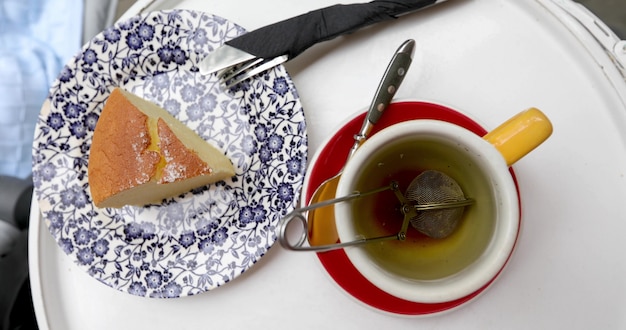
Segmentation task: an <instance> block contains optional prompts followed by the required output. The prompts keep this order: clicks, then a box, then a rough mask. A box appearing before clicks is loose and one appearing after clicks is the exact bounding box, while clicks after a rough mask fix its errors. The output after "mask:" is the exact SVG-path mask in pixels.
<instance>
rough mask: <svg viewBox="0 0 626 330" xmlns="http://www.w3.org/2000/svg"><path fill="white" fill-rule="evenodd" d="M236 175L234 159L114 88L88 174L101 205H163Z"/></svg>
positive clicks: (154, 107)
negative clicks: (191, 191) (179, 196)
mask: <svg viewBox="0 0 626 330" xmlns="http://www.w3.org/2000/svg"><path fill="white" fill-rule="evenodd" d="M234 175H235V169H234V167H233V165H232V163H231V162H230V160H229V159H228V158H227V157H226V156H225V155H224V154H223V153H222V152H221V151H219V150H217V149H216V148H214V147H213V146H211V145H210V144H209V143H207V142H206V141H204V140H203V139H202V138H200V137H199V136H198V135H197V134H195V132H193V131H192V130H191V129H189V128H187V127H186V126H185V125H184V124H182V123H181V122H180V121H178V120H177V119H175V118H174V117H173V116H171V115H170V114H169V113H168V112H167V111H166V110H164V109H162V108H160V107H158V106H157V105H156V104H153V103H151V102H148V101H147V100H144V99H142V98H140V97H139V96H136V95H133V94H131V93H129V92H126V91H123V90H121V89H119V88H115V89H114V90H113V91H112V93H111V94H110V96H109V98H108V100H107V101H106V103H105V105H104V108H103V110H102V113H101V115H100V118H99V119H98V123H97V124H96V128H95V131H94V135H93V141H92V144H91V150H90V154H89V163H88V169H87V176H88V180H89V189H90V191H91V197H92V199H93V202H94V204H95V205H96V206H97V207H122V206H124V205H138V206H142V205H147V204H158V203H161V202H162V201H163V200H164V199H166V198H170V197H175V196H177V195H180V194H183V193H186V192H188V191H190V190H192V189H195V188H198V187H201V186H205V185H208V184H210V183H214V182H217V181H220V180H224V179H227V178H229V177H232V176H234Z"/></svg>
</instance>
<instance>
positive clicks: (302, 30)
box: [199, 0, 447, 74]
mask: <svg viewBox="0 0 626 330" xmlns="http://www.w3.org/2000/svg"><path fill="white" fill-rule="evenodd" d="M444 1H447V0H374V1H371V2H368V3H357V4H348V5H343V4H338V5H333V6H330V7H325V8H321V9H317V10H314V11H311V12H308V13H306V14H303V15H299V16H296V17H292V18H289V19H287V20H284V21H280V22H278V23H274V24H271V25H268V26H265V27H262V28H259V29H257V30H254V31H251V32H249V33H246V34H243V35H241V36H239V37H237V38H235V39H232V40H230V41H227V42H226V43H225V44H224V45H222V46H220V47H218V48H217V49H216V50H215V51H213V52H212V53H210V54H209V55H208V56H207V57H206V58H205V59H204V60H202V62H200V63H199V69H200V72H201V73H203V74H210V73H213V72H216V71H220V70H223V69H226V68H229V67H232V66H234V65H237V64H240V63H243V62H245V61H249V60H252V59H257V58H259V59H273V58H277V57H281V56H283V57H284V58H286V60H290V59H292V58H294V57H296V56H298V55H300V53H302V52H303V51H305V50H306V49H308V48H309V47H311V46H313V45H315V44H316V43H319V42H322V41H326V40H330V39H333V38H335V37H337V36H340V35H343V34H347V33H350V32H354V31H356V30H358V29H360V28H362V27H365V26H368V25H372V24H374V23H377V22H381V21H385V20H390V19H395V18H397V17H398V16H400V15H402V14H407V13H410V12H413V11H416V10H418V9H421V8H424V7H427V6H431V5H435V4H438V3H441V2H444Z"/></svg>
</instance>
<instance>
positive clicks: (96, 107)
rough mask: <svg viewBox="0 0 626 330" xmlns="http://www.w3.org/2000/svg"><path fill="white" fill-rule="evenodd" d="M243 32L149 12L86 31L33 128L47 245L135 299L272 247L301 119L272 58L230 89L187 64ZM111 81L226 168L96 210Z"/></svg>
mask: <svg viewBox="0 0 626 330" xmlns="http://www.w3.org/2000/svg"><path fill="white" fill-rule="evenodd" d="M241 33H244V30H243V28H241V27H240V26H238V25H236V24H234V23H232V22H229V21H228V20H226V19H223V18H221V17H218V16H213V15H210V14H206V13H202V12H196V11H187V10H169V11H157V12H151V13H149V14H147V15H146V16H137V17H133V18H131V19H129V20H127V21H125V22H123V23H119V24H116V25H114V26H112V27H110V28H108V29H107V30H105V31H103V32H102V33H100V34H99V35H97V36H96V37H95V38H94V39H93V40H91V41H90V42H89V43H87V44H86V45H85V46H84V47H83V48H82V50H81V51H80V52H79V53H78V54H77V55H76V56H75V57H74V58H73V59H72V60H70V61H69V62H68V64H67V65H66V66H65V68H64V69H63V70H62V72H61V73H60V75H59V77H58V79H57V80H56V81H55V82H54V83H53V86H52V88H51V90H50V94H49V98H48V102H49V104H50V107H46V106H44V107H43V109H42V112H41V114H40V116H39V121H38V123H37V128H36V130H35V138H34V146H33V177H34V182H35V194H36V198H37V200H38V201H39V207H40V209H41V212H42V214H43V219H44V220H45V223H46V225H47V227H48V229H49V231H50V233H51V234H52V236H53V237H54V239H55V240H56V242H57V243H58V245H59V247H60V248H61V249H62V250H63V251H64V252H65V253H66V254H67V255H69V256H70V257H71V258H72V259H73V260H74V261H75V262H76V263H77V264H78V265H79V266H80V267H82V268H83V269H85V270H86V271H87V272H88V273H89V274H90V275H91V276H93V277H94V278H96V279H97V280H99V281H101V282H103V283H105V284H106V285H109V286H111V287H113V288H115V289H118V290H120V291H124V292H128V293H131V294H134V295H138V296H147V297H167V298H173V297H180V296H187V295H193V294H197V293H200V292H204V291H207V290H211V289H213V288H215V287H218V286H220V285H223V284H225V283H227V282H229V281H231V280H233V279H234V278H236V277H237V276H238V275H240V274H241V273H243V272H244V271H246V270H247V269H249V268H250V267H251V266H252V265H253V264H254V263H256V262H257V261H258V260H259V258H261V257H262V256H263V255H264V254H265V253H266V252H267V250H268V249H269V248H270V247H271V246H272V245H273V244H274V242H275V240H276V235H275V225H276V223H277V222H278V221H279V219H280V218H281V217H282V216H283V215H284V214H286V213H287V212H289V211H291V210H292V209H293V208H294V207H295V204H296V202H297V197H298V196H299V195H300V192H301V189H302V184H303V180H304V172H305V167H306V161H307V148H308V147H307V134H306V124H305V118H304V114H303V110H302V106H301V104H300V101H299V98H298V95H297V92H296V90H295V87H294V85H293V83H292V81H291V78H290V77H289V76H288V74H287V73H286V71H285V69H284V68H283V67H282V66H279V67H277V68H276V69H274V70H271V71H268V72H267V73H265V74H264V75H262V76H260V77H259V78H257V79H255V80H252V81H250V82H247V83H244V84H242V85H240V86H238V87H237V88H236V89H232V90H228V91H225V90H224V89H223V88H221V87H220V85H219V81H218V80H217V78H216V76H215V75H206V76H205V75H201V74H200V73H199V72H198V68H197V63H198V62H199V61H200V60H202V59H203V58H204V56H206V54H207V53H208V52H210V51H211V50H213V49H215V48H216V47H218V46H219V45H221V44H222V43H224V42H225V41H227V40H229V39H232V38H234V37H235V36H237V35H239V34H241ZM115 86H120V87H122V88H124V89H126V90H128V91H130V92H133V93H135V94H137V95H139V96H142V97H144V98H146V99H149V100H152V101H153V102H155V103H157V104H159V105H161V106H162V107H163V108H165V109H166V110H168V111H169V112H170V113H172V114H173V115H174V116H175V117H177V118H178V119H179V120H181V121H182V122H184V123H185V124H186V125H187V126H189V127H190V128H192V129H193V130H195V131H196V132H197V133H198V134H199V135H200V136H201V137H202V138H204V139H205V140H207V141H209V142H210V143H212V144H213V145H214V146H216V147H218V148H219V149H221V150H222V151H224V152H225V153H226V155H227V156H228V157H229V158H230V159H231V161H232V162H233V164H234V165H235V168H236V173H237V174H236V176H235V177H233V178H232V179H229V180H226V181H222V182H218V183H216V184H214V185H211V186H208V187H203V188H199V189H196V190H194V191H192V192H189V193H187V194H184V195H181V196H178V197H176V198H172V199H169V200H166V201H164V202H163V203H162V204H160V205H150V206H146V207H130V206H127V207H124V208H121V209H99V208H96V207H95V206H94V205H93V203H92V200H91V197H90V191H89V184H88V178H87V164H88V162H89V147H90V144H91V140H92V136H93V130H94V127H95V124H96V122H97V120H98V116H99V113H100V111H101V110H102V107H103V105H104V103H105V101H106V99H107V97H108V95H109V93H110V91H111V90H112V89H113V87H115Z"/></svg>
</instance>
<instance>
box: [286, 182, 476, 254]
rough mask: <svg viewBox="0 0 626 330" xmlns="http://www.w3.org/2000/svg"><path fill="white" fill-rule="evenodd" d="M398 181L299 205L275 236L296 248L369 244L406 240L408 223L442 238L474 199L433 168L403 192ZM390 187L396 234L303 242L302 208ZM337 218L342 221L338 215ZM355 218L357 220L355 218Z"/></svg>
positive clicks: (303, 219) (355, 196) (345, 199)
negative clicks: (295, 230)
mask: <svg viewBox="0 0 626 330" xmlns="http://www.w3.org/2000/svg"><path fill="white" fill-rule="evenodd" d="M398 187H399V185H398V182H397V181H391V182H390V184H389V185H388V186H385V187H381V188H378V189H375V190H372V191H367V192H358V191H357V192H354V193H352V194H350V195H347V196H343V197H338V198H334V199H330V200H327V201H323V202H320V203H316V204H312V205H309V206H306V207H302V208H298V209H296V210H294V211H293V212H291V213H289V214H288V215H287V216H286V217H284V218H283V219H282V220H281V223H280V225H279V234H278V240H279V241H280V243H281V245H282V246H283V247H285V248H287V249H290V250H295V251H318V252H319V251H330V250H335V249H341V248H344V247H347V246H354V245H361V244H369V243H373V242H380V241H387V240H400V241H404V240H406V233H407V230H408V228H409V224H411V226H412V227H413V228H415V229H417V230H418V231H419V232H421V233H422V234H424V235H426V236H428V237H432V238H437V239H440V238H445V237H448V236H449V235H450V234H452V233H453V232H454V230H455V229H456V227H457V225H458V224H459V222H460V220H461V217H462V216H463V212H464V209H465V206H468V205H471V204H473V203H474V201H473V200H472V199H471V198H466V197H465V195H464V194H463V191H462V190H461V187H460V186H459V185H458V183H457V182H456V181H455V180H454V179H452V178H451V177H449V176H448V175H446V174H444V173H442V172H440V171H435V170H427V171H424V172H422V173H421V174H420V175H418V176H417V177H415V178H414V179H413V181H411V183H410V184H409V187H408V188H407V190H406V192H405V194H402V193H401V192H400V191H399V188H398ZM388 190H391V191H393V193H394V194H395V196H396V197H397V198H398V201H399V202H400V203H401V207H400V211H401V212H402V214H403V215H404V219H403V222H402V227H401V228H400V231H399V232H398V233H397V234H394V235H388V236H380V237H369V238H361V239H357V240H354V241H349V242H341V243H337V244H327V245H318V246H306V245H304V243H305V241H306V240H307V231H306V228H307V219H306V217H305V216H304V213H305V212H308V211H310V210H313V209H316V208H320V207H325V206H330V205H333V204H336V203H343V202H348V201H350V200H354V199H357V198H362V197H365V196H370V195H374V194H378V193H381V192H383V191H388ZM294 220H297V221H299V223H300V224H301V228H302V231H301V233H300V237H299V238H298V240H297V241H296V242H295V243H294V244H292V242H290V240H289V239H288V237H287V236H288V234H287V228H288V227H289V225H290V223H291V222H292V221H294ZM337 221H341V219H338V220H337ZM357 221H358V220H357Z"/></svg>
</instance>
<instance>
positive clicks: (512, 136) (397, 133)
mask: <svg viewBox="0 0 626 330" xmlns="http://www.w3.org/2000/svg"><path fill="white" fill-rule="evenodd" d="M551 132H552V126H551V124H550V121H549V120H548V119H547V117H545V115H544V114H543V113H542V112H541V111H539V110H537V109H534V108H533V109H529V110H527V111H524V112H522V113H520V114H518V115H517V116H515V117H513V118H511V119H510V120H509V121H507V122H506V123H504V124H502V125H501V126H500V127H498V128H496V129H495V130H493V131H492V132H490V133H488V134H487V135H486V136H484V137H482V138H481V137H480V136H477V135H475V134H474V133H472V132H470V131H468V130H466V129H465V128H463V127H460V126H457V125H454V124H451V123H447V122H442V121H438V120H412V121H406V122H402V123H399V124H396V125H392V126H390V127H387V128H385V129H384V130H382V131H380V132H378V133H377V134H375V135H374V136H372V137H371V138H370V139H369V140H367V141H366V142H365V143H364V144H363V145H362V146H361V148H360V149H359V150H358V151H357V152H356V153H355V155H354V156H353V158H352V159H351V160H350V161H349V162H348V164H346V167H345V169H344V172H343V175H342V177H341V179H340V181H339V184H338V187H337V193H336V194H337V197H340V196H346V195H349V194H351V193H353V192H355V191H359V192H367V191H373V190H376V189H378V188H380V187H384V186H386V185H389V183H390V182H392V181H395V182H397V183H398V185H399V191H400V192H403V193H404V192H406V190H407V188H408V186H409V184H410V183H411V182H412V181H413V180H414V179H415V178H416V177H417V176H419V175H420V174H421V173H423V172H425V171H438V172H441V173H443V174H445V175H446V176H448V177H450V178H451V179H453V180H454V181H455V182H456V183H457V184H458V185H459V186H460V188H461V190H462V192H463V194H464V196H465V197H466V198H470V199H472V200H473V201H474V202H473V204H472V205H470V206H466V207H465V208H464V210H463V213H462V216H461V218H460V220H459V221H458V226H457V227H456V228H455V229H454V231H453V232H452V234H450V235H449V236H447V237H445V238H441V239H436V238H430V237H428V236H426V235H424V234H421V233H420V232H419V231H417V230H415V229H413V228H410V227H409V229H408V231H407V232H406V234H407V235H406V239H404V240H386V241H380V242H375V243H371V244H367V245H363V246H359V247H349V248H346V249H345V251H346V254H347V255H348V258H349V259H350V261H351V262H352V263H353V264H354V266H355V267H356V268H357V269H358V270H359V271H360V272H361V273H362V274H363V275H364V276H365V277H366V278H367V279H368V280H369V281H370V282H372V283H373V284H374V285H376V286H377V287H379V288H380V289H382V290H383V291H386V292H388V293H390V294H392V295H394V296H397V297H399V298H402V299H406V300H409V301H415V302H425V303H437V302H445V301H451V300H455V299H459V298H462V297H464V296H467V295H469V294H471V293H473V292H475V291H477V290H479V289H480V288H481V287H483V286H485V285H486V284H488V283H489V282H490V281H491V280H492V279H493V278H495V276H496V275H497V274H498V272H500V270H501V269H502V268H503V267H504V265H505V264H506V261H507V260H508V258H509V256H510V254H511V252H512V250H513V247H514V245H515V241H516V239H517V233H518V230H519V222H520V221H519V217H520V213H519V200H518V194H517V189H516V185H515V182H514V181H513V178H512V176H511V173H510V172H509V166H511V165H512V164H513V163H515V162H516V161H517V160H519V159H520V158H521V157H523V156H524V155H525V154H527V153H528V152H530V151H531V150H533V149H534V148H535V147H537V146H538V145H539V144H541V143H542V142H543V141H544V140H545V139H546V138H547V137H548V136H549V135H550V134H551ZM401 207H402V205H401V203H400V202H399V200H398V198H397V197H396V196H395V195H394V193H393V192H391V191H386V192H382V193H377V194H372V195H368V196H364V197H362V198H359V199H356V200H354V201H351V202H350V203H340V204H337V205H335V218H336V226H337V232H338V234H339V237H340V240H341V241H342V242H346V241H352V240H355V239H360V238H364V237H380V236H387V235H393V234H394V233H398V232H399V230H400V227H401V226H402V223H403V219H404V217H403V213H402V212H401Z"/></svg>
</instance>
